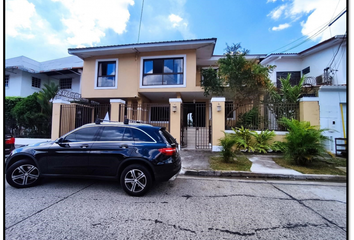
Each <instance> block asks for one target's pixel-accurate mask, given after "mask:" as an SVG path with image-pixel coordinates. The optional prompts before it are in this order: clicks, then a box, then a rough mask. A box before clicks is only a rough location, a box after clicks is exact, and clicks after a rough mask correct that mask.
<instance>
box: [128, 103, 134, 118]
mask: <svg viewBox="0 0 354 240" xmlns="http://www.w3.org/2000/svg"><path fill="white" fill-rule="evenodd" d="M127 119H129V120H133V102H132V100H128V103H127Z"/></svg>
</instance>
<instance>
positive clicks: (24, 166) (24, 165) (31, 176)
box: [6, 159, 40, 188]
mask: <svg viewBox="0 0 354 240" xmlns="http://www.w3.org/2000/svg"><path fill="white" fill-rule="evenodd" d="M39 178H40V172H39V169H38V168H37V166H36V164H34V163H33V161H30V160H28V159H24V160H20V161H17V162H15V163H14V164H12V165H11V166H10V167H9V168H8V169H7V171H6V181H7V182H8V184H10V185H11V186H13V187H15V188H26V187H32V186H34V185H36V184H37V183H38V181H39Z"/></svg>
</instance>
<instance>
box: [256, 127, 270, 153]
mask: <svg viewBox="0 0 354 240" xmlns="http://www.w3.org/2000/svg"><path fill="white" fill-rule="evenodd" d="M253 136H254V138H255V140H256V143H255V146H254V149H255V151H256V152H260V153H267V152H268V151H269V150H271V147H270V144H268V141H269V140H271V139H272V138H273V137H274V136H275V132H274V131H269V130H265V131H261V132H260V133H257V132H254V133H253Z"/></svg>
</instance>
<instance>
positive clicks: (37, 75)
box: [4, 56, 83, 97]
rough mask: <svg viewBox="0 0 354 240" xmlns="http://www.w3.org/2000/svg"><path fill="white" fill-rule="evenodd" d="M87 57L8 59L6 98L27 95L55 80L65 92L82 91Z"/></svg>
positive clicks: (5, 81)
mask: <svg viewBox="0 0 354 240" xmlns="http://www.w3.org/2000/svg"><path fill="white" fill-rule="evenodd" d="M82 68H83V60H82V59H80V58H78V57H76V56H70V57H65V58H59V59H54V60H50V61H44V62H37V61H35V60H33V59H30V58H28V57H25V56H20V57H15V58H9V59H6V60H5V79H4V84H5V85H4V86H5V87H4V88H5V96H6V97H27V96H29V95H31V94H33V93H34V92H39V91H40V90H41V89H43V88H44V84H49V83H50V82H54V83H55V84H57V85H59V89H60V90H61V92H62V93H64V92H69V93H77V94H80V87H81V86H80V78H81V72H82Z"/></svg>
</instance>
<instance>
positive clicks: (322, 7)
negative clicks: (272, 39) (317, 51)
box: [268, 0, 346, 40]
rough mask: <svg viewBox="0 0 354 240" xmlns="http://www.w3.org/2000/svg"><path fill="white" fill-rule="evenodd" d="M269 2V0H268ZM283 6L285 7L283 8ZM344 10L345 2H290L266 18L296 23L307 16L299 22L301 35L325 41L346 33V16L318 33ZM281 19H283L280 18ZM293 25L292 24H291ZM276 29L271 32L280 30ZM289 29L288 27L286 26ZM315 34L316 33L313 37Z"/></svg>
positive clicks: (324, 0)
mask: <svg viewBox="0 0 354 240" xmlns="http://www.w3.org/2000/svg"><path fill="white" fill-rule="evenodd" d="M268 2H269V0H268ZM283 6H286V7H285V8H284V7H283ZM345 8H346V1H345V0H338V1H334V0H292V2H291V4H286V5H281V6H280V7H277V8H275V9H274V10H273V11H271V12H270V13H269V14H268V16H269V17H271V18H272V19H274V20H280V19H291V20H292V22H296V21H297V20H299V19H300V18H301V17H303V16H304V15H308V14H309V15H308V17H307V19H306V20H305V21H302V22H301V27H302V30H301V33H302V34H303V35H304V36H308V37H312V38H313V40H316V39H319V38H320V39H321V40H325V39H328V38H329V37H331V36H334V35H339V34H344V33H345V32H346V14H345V15H343V16H342V17H341V18H340V19H339V20H338V21H337V22H336V23H335V24H333V25H332V26H331V27H330V28H328V29H327V30H325V31H323V32H321V33H318V31H319V30H320V29H321V28H322V27H324V26H326V25H328V24H329V23H330V21H331V19H333V18H334V17H335V16H337V15H338V14H339V13H340V12H341V11H342V10H343V9H345ZM281 17H283V18H281ZM292 25H294V24H292ZM281 27H286V26H282V24H281V25H279V26H278V27H273V28H272V30H274V31H278V30H281ZM288 27H289V26H288ZM315 33H318V34H317V35H316V36H314V34H315Z"/></svg>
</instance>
